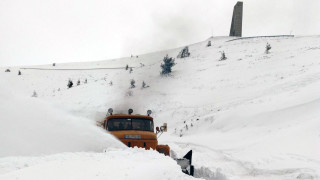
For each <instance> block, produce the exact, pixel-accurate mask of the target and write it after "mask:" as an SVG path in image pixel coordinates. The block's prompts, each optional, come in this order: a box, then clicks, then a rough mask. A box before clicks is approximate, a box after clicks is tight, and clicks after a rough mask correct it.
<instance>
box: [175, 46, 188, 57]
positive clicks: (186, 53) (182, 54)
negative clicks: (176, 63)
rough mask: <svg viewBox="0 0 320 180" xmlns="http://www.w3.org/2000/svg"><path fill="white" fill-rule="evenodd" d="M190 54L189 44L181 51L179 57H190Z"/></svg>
mask: <svg viewBox="0 0 320 180" xmlns="http://www.w3.org/2000/svg"><path fill="white" fill-rule="evenodd" d="M189 56H190V53H189V48H188V46H186V47H184V48H183V49H182V50H181V51H180V53H179V54H178V56H177V58H185V57H189Z"/></svg>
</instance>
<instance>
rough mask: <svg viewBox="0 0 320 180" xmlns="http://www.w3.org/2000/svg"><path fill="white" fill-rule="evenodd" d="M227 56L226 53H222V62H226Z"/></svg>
mask: <svg viewBox="0 0 320 180" xmlns="http://www.w3.org/2000/svg"><path fill="white" fill-rule="evenodd" d="M226 59H227V57H226V54H225V53H224V51H222V52H221V57H220V61H223V60H226Z"/></svg>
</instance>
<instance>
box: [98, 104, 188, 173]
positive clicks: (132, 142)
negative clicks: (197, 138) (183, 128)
mask: <svg viewBox="0 0 320 180" xmlns="http://www.w3.org/2000/svg"><path fill="white" fill-rule="evenodd" d="M132 113H133V110H132V109H129V111H128V114H113V109H112V108H110V109H108V115H107V116H106V118H105V119H104V122H103V127H104V128H105V129H106V130H107V131H109V132H110V133H111V134H112V135H114V136H115V137H116V138H118V139H119V140H120V141H121V142H122V143H124V144H125V145H126V146H128V147H140V148H145V149H150V148H152V149H155V150H157V151H158V152H159V153H162V154H165V155H166V156H170V147H169V146H168V145H159V144H158V137H157V135H161V134H162V133H163V132H166V131H167V124H166V123H164V125H163V126H161V127H160V128H159V127H157V128H156V133H155V132H154V123H153V118H152V117H151V116H150V115H151V113H152V112H151V110H148V111H147V115H139V114H136V115H133V114H132ZM191 159H192V150H190V151H189V152H188V153H187V154H186V155H185V156H184V157H183V158H179V159H175V160H176V161H177V163H178V164H179V165H180V166H181V169H182V171H183V172H184V173H186V174H189V175H192V176H193V172H194V167H193V166H192V165H191Z"/></svg>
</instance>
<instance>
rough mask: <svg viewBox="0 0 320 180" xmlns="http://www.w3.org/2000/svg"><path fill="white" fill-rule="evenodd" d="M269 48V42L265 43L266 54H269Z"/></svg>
mask: <svg viewBox="0 0 320 180" xmlns="http://www.w3.org/2000/svg"><path fill="white" fill-rule="evenodd" d="M270 49H271V46H270V44H269V43H267V45H266V54H269V51H270Z"/></svg>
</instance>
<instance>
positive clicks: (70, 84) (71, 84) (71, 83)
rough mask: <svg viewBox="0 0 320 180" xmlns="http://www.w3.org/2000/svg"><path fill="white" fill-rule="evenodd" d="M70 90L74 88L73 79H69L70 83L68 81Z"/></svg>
mask: <svg viewBox="0 0 320 180" xmlns="http://www.w3.org/2000/svg"><path fill="white" fill-rule="evenodd" d="M67 86H68V88H72V86H73V82H72V81H71V79H69V81H68V85H67Z"/></svg>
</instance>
